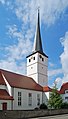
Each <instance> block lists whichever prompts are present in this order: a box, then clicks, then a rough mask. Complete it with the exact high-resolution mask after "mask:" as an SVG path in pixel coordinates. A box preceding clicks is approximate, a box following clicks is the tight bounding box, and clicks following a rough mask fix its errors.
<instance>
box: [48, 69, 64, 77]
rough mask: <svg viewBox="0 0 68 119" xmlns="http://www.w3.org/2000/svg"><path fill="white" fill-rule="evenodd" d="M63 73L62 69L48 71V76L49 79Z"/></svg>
mask: <svg viewBox="0 0 68 119" xmlns="http://www.w3.org/2000/svg"><path fill="white" fill-rule="evenodd" d="M62 72H63V71H62V69H52V70H49V71H48V76H49V77H53V76H57V75H58V74H61V73H62Z"/></svg>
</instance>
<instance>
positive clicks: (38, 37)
mask: <svg viewBox="0 0 68 119" xmlns="http://www.w3.org/2000/svg"><path fill="white" fill-rule="evenodd" d="M36 51H39V52H41V53H43V49H42V41H41V34H40V19H39V8H38V21H37V31H36V36H35V43H34V52H36Z"/></svg>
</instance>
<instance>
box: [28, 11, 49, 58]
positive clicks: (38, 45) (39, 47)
mask: <svg viewBox="0 0 68 119" xmlns="http://www.w3.org/2000/svg"><path fill="white" fill-rule="evenodd" d="M36 52H39V53H41V54H42V55H44V56H45V57H47V58H48V56H47V55H46V54H45V53H44V52H43V48H42V41H41V34H40V18H39V9H38V21H37V30H36V36H35V41H34V48H33V52H32V54H30V55H28V56H27V58H28V57H29V56H31V55H33V54H35V53H36Z"/></svg>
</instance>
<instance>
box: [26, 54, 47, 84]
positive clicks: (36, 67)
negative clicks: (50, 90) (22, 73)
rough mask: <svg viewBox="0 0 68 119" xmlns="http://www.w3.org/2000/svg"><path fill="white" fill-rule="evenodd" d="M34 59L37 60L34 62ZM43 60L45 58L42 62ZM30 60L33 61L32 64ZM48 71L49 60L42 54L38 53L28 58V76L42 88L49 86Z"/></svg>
mask: <svg viewBox="0 0 68 119" xmlns="http://www.w3.org/2000/svg"><path fill="white" fill-rule="evenodd" d="M40 55H41V58H40ZM33 57H35V60H33ZM42 58H44V61H42ZM29 59H31V62H29ZM47 69H48V58H47V57H45V56H43V55H42V54H40V53H36V54H33V55H32V56H30V57H28V58H27V76H29V77H32V78H33V79H34V80H35V81H36V82H37V83H39V84H40V85H41V86H46V85H47V84H48V76H47Z"/></svg>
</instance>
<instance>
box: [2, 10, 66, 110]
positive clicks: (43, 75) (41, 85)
mask: <svg viewBox="0 0 68 119" xmlns="http://www.w3.org/2000/svg"><path fill="white" fill-rule="evenodd" d="M26 58H27V76H24V75H21V74H17V73H13V72H10V71H6V70H3V69H0V110H33V109H35V108H36V107H39V106H40V105H41V104H42V103H45V104H46V105H47V103H48V100H49V96H50V93H51V91H52V89H51V88H50V87H49V86H48V75H47V71H48V56H47V55H46V54H45V53H44V52H43V48H42V40H41V33H40V18H39V11H38V21H37V29H36V36H35V41H34V49H33V51H32V53H31V54H30V55H28V56H27V57H26ZM59 92H60V94H61V95H62V97H63V100H64V101H65V100H66V101H67V102H68V83H65V84H63V85H62V87H61V89H60V91H59Z"/></svg>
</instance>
